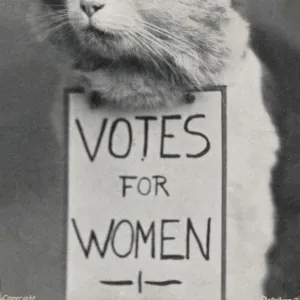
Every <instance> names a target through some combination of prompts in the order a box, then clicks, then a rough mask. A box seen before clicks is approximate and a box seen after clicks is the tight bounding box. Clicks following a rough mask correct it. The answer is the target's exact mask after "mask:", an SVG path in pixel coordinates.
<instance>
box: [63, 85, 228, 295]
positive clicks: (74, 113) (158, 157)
mask: <svg viewBox="0 0 300 300" xmlns="http://www.w3.org/2000/svg"><path fill="white" fill-rule="evenodd" d="M66 95H67V102H68V104H67V107H68V109H67V115H68V116H67V119H68V125H67V135H68V168H67V170H68V176H67V177H68V180H67V181H68V182H67V184H68V196H67V198H68V199H67V203H68V204H67V207H68V213H67V215H68V224H67V226H68V227H67V231H68V240H67V244H68V245H67V292H66V293H67V295H66V298H67V300H82V299H85V300H95V299H97V300H98V299H100V300H102V299H103V300H117V299H120V300H134V299H141V300H146V299H147V300H148V299H149V300H154V299H155V300H187V299H194V300H218V299H219V300H221V299H222V300H224V299H225V195H226V193H225V185H226V182H225V157H226V154H225V152H226V149H225V146H226V145H225V133H226V128H225V127H226V121H225V102H226V88H223V87H218V88H213V89H208V90H207V91H204V92H197V93H195V96H196V101H195V102H194V103H193V104H183V105H182V106H180V107H176V108H173V109H164V110H159V111H156V110H147V111H142V110H141V111H133V112H129V111H128V112H124V111H117V110H113V109H110V108H108V107H101V108H98V109H95V110H91V109H90V108H89V105H88V104H87V101H86V100H85V98H84V96H83V95H82V94H80V93H76V92H71V91H68V92H67V93H66Z"/></svg>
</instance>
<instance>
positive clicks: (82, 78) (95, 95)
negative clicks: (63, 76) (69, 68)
mask: <svg viewBox="0 0 300 300" xmlns="http://www.w3.org/2000/svg"><path fill="white" fill-rule="evenodd" d="M76 76H77V82H78V84H77V87H78V89H80V90H81V91H82V92H83V93H84V94H85V98H86V99H87V102H88V104H89V106H90V108H91V109H96V108H98V107H100V106H102V105H103V104H104V103H105V102H107V100H106V99H105V97H104V96H103V94H102V93H101V91H99V90H97V89H96V88H95V85H94V83H93V82H92V81H91V80H90V78H89V77H87V76H86V75H85V74H84V73H83V72H77V73H76Z"/></svg>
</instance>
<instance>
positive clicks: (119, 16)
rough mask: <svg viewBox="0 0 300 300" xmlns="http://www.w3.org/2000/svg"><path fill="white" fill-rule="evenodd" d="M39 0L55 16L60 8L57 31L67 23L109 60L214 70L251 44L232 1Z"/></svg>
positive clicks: (84, 43)
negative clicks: (134, 59)
mask: <svg viewBox="0 0 300 300" xmlns="http://www.w3.org/2000/svg"><path fill="white" fill-rule="evenodd" d="M40 1H42V3H43V5H45V4H46V7H47V8H51V9H53V10H54V13H53V12H51V13H50V14H51V15H52V18H53V16H55V13H56V18H53V19H56V20H55V21H54V24H55V25H54V26H55V27H56V31H57V32H58V33H57V34H59V31H60V30H58V29H59V23H68V25H69V26H70V28H72V31H73V32H74V33H75V35H76V37H77V38H78V40H79V41H80V44H81V45H80V46H81V47H82V48H86V49H90V50H92V51H93V52H96V53H97V54H99V55H101V56H103V57H106V58H109V59H115V58H118V57H120V56H136V57H139V58H143V59H147V60H148V61H158V60H159V61H160V62H161V61H166V62H170V61H171V62H172V63H174V64H175V65H177V66H183V68H189V69H193V68H199V67H200V68H203V69H204V68H209V72H210V73H212V74H213V73H215V72H219V71H220V70H221V69H222V68H224V64H226V61H227V60H230V59H231V57H232V56H239V55H242V53H243V51H244V48H245V47H246V43H247V29H246V26H245V24H244V23H243V22H242V20H241V19H240V17H239V16H238V14H237V13H236V12H234V10H233V9H232V7H231V0H40ZM48 13H49V12H48ZM46 17H47V15H46ZM65 31H66V30H65ZM60 34H64V30H61V32H60Z"/></svg>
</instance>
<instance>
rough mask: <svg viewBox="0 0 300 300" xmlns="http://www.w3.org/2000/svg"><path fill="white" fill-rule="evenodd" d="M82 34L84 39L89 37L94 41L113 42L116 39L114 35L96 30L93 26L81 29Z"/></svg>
mask: <svg viewBox="0 0 300 300" xmlns="http://www.w3.org/2000/svg"><path fill="white" fill-rule="evenodd" d="M82 33H83V34H84V35H85V36H86V37H88V38H89V37H90V38H91V39H95V38H96V39H101V40H114V39H116V38H117V36H116V34H113V33H111V32H107V31H103V30H100V29H97V28H95V27H93V26H88V27H86V28H84V29H82Z"/></svg>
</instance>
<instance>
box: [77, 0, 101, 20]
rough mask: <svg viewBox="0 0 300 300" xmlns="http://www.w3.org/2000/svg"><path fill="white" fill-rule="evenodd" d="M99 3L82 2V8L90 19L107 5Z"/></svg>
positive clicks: (84, 0)
mask: <svg viewBox="0 0 300 300" xmlns="http://www.w3.org/2000/svg"><path fill="white" fill-rule="evenodd" d="M97 2H98V1H91V0H80V8H81V10H82V11H83V12H84V13H85V14H86V15H87V16H88V17H89V18H90V17H92V16H93V15H94V14H95V13H96V12H97V11H99V10H100V9H102V8H103V7H104V6H105V4H101V3H97Z"/></svg>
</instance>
